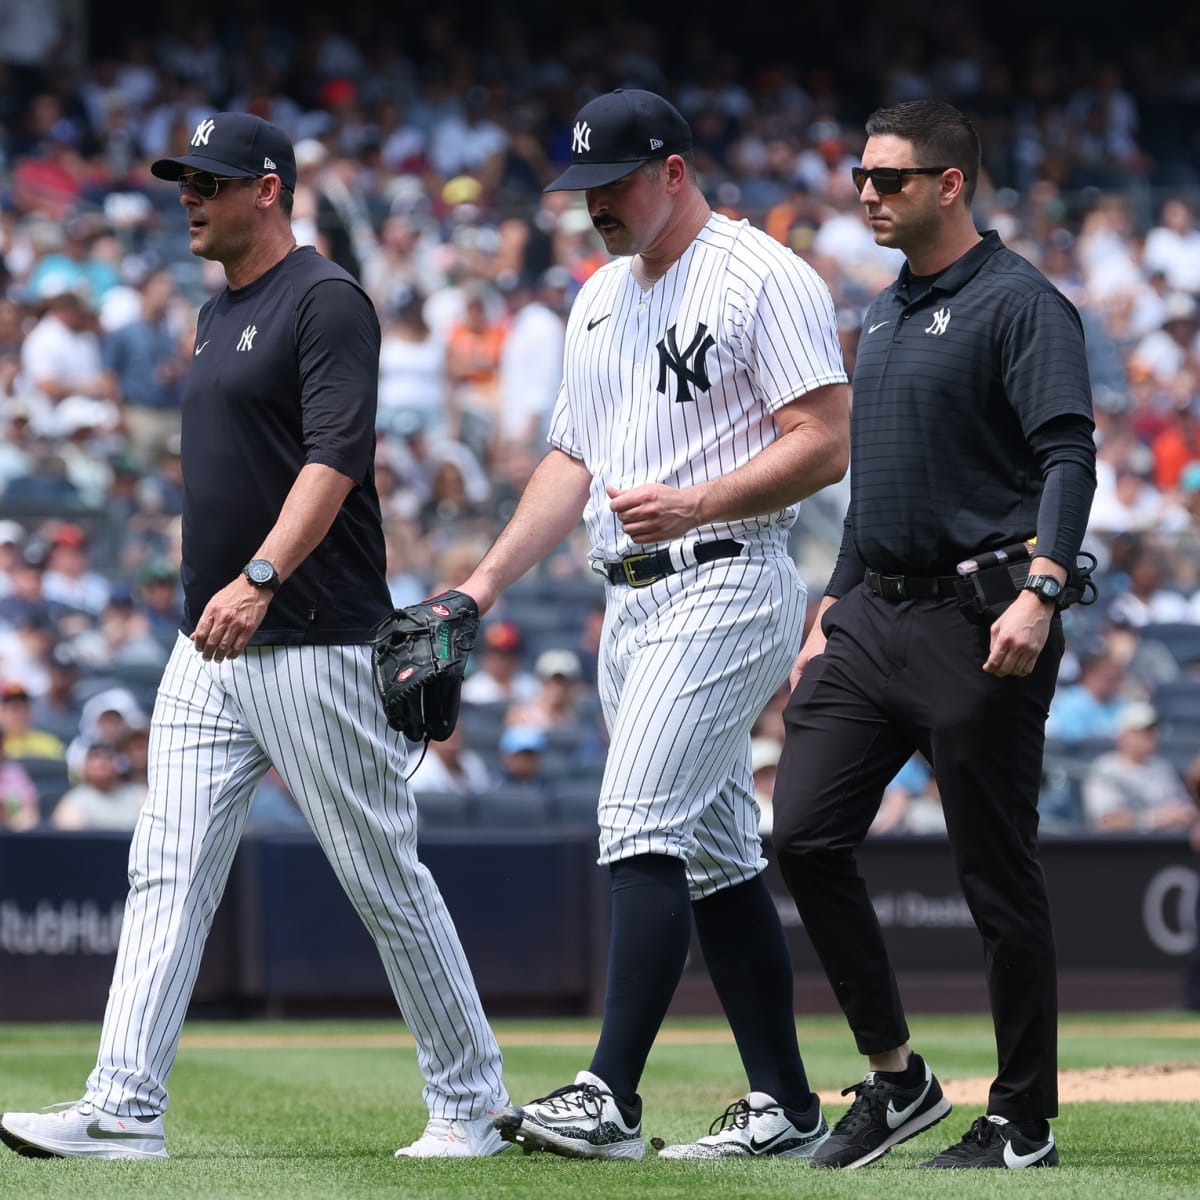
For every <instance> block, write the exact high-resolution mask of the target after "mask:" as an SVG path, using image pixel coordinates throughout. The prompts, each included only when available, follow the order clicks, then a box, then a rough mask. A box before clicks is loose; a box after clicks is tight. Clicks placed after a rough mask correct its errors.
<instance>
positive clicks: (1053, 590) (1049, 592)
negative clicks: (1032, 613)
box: [1026, 575, 1062, 600]
mask: <svg viewBox="0 0 1200 1200" xmlns="http://www.w3.org/2000/svg"><path fill="white" fill-rule="evenodd" d="M1026 586H1027V587H1028V588H1029V590H1030V591H1032V592H1035V593H1036V594H1037V595H1039V596H1041V598H1042V599H1043V600H1057V599H1058V597H1059V595H1060V594H1061V592H1062V584H1061V583H1059V582H1058V580H1057V579H1055V578H1054V576H1053V575H1035V576H1033V577H1032V578H1031V579H1030V580H1029V582H1028V583H1027V584H1026Z"/></svg>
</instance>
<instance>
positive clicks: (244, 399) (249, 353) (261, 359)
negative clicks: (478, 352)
mask: <svg viewBox="0 0 1200 1200" xmlns="http://www.w3.org/2000/svg"><path fill="white" fill-rule="evenodd" d="M378 382H379V321H378V319H377V317H376V315H375V310H374V308H373V307H372V306H371V302H370V300H368V299H367V297H366V295H365V294H364V293H363V292H362V290H361V289H360V288H359V286H358V285H357V284H356V283H355V281H354V280H353V279H352V278H351V277H350V276H349V275H347V274H346V272H345V271H343V270H342V269H341V268H340V267H338V266H335V265H334V264H333V263H331V262H329V261H328V260H327V259H325V258H323V257H322V256H321V255H319V254H318V253H317V252H316V251H315V250H313V249H312V248H311V247H302V248H300V249H298V250H295V251H293V253H291V254H289V255H288V256H287V257H286V258H285V259H283V261H282V262H280V263H278V264H277V265H276V266H274V267H272V268H271V269H270V270H269V271H267V272H266V274H264V275H262V276H261V277H260V278H258V279H256V280H255V281H254V282H253V283H251V284H250V285H249V286H247V287H244V288H239V289H238V290H237V291H231V290H230V289H228V288H227V289H226V290H225V291H223V292H221V293H220V295H218V296H215V297H214V298H213V299H212V300H210V301H209V302H208V303H207V304H205V305H204V307H203V308H202V309H201V311H200V317H199V321H198V324H197V329H196V346H195V350H194V352H193V357H192V367H191V371H190V373H189V375H188V379H187V383H186V385H185V387H184V392H183V417H182V421H183V423H182V437H181V444H182V456H183V457H182V466H183V480H184V507H183V571H182V576H183V590H184V598H185V609H184V618H183V625H182V628H183V631H184V632H185V633H191V632H193V631H194V629H195V627H196V622H197V621H198V620H199V619H200V615H201V613H203V611H204V607H205V605H206V604H207V603H208V601H209V600H210V599H211V597H212V596H213V595H214V594H215V593H216V592H217V591H219V590H220V589H221V588H223V587H225V586H226V584H228V583H229V582H230V581H231V580H233V579H235V578H236V577H237V575H238V574H239V573H240V571H241V570H242V568H243V567H244V566H245V565H246V563H247V562H248V561H249V559H250V558H252V557H253V555H254V553H255V551H257V549H258V547H259V546H260V545H261V543H262V540H263V538H264V537H265V536H266V534H267V532H268V531H269V530H270V529H271V527H272V526H273V525H274V524H275V522H276V521H277V520H278V518H279V513H280V510H281V509H282V507H283V502H284V500H285V498H286V497H287V494H288V492H289V491H290V490H291V488H292V485H293V484H294V483H295V481H296V476H297V475H299V473H300V470H301V468H303V467H304V466H305V465H307V464H308V463H320V464H322V465H324V466H327V467H331V468H333V469H334V470H336V471H339V472H341V474H343V475H345V476H347V477H348V478H350V479H353V480H355V481H356V483H357V485H358V486H357V487H355V488H354V489H353V490H352V491H351V492H350V494H349V495H348V496H347V498H346V501H345V503H344V504H343V506H342V508H341V511H340V512H339V513H338V515H337V517H336V518H335V520H334V522H333V526H332V527H331V528H330V530H329V532H328V534H326V536H325V538H324V540H323V541H322V542H321V543H320V544H319V545H318V546H317V547H316V549H315V550H313V552H312V553H311V554H310V555H309V556H308V558H307V559H305V561H304V562H303V563H301V564H300V566H299V567H298V568H297V569H296V571H295V572H294V573H293V574H292V575H291V576H290V577H289V579H288V580H287V582H286V583H284V585H283V586H282V587H281V588H280V589H279V591H278V593H277V594H276V595H275V597H274V598H273V599H272V601H271V604H270V607H269V608H268V609H267V615H266V617H265V618H264V619H263V623H262V626H261V627H260V628H259V630H258V631H257V632H256V633H255V635H254V637H253V638H252V639H251V644H252V645H295V644H299V643H304V642H307V643H320V644H350V643H356V642H365V641H367V640H368V639H369V636H370V632H371V629H372V627H373V626H374V625H375V624H376V623H377V622H378V621H379V620H380V619H381V618H382V617H383V616H384V615H385V614H386V613H387V612H389V611H390V610H391V607H392V606H391V600H390V598H389V595H388V588H387V581H386V577H385V569H384V541H383V529H382V524H381V520H380V511H379V498H378V496H377V495H376V492H375V482H374V458H375V406H376V396H377V389H378Z"/></svg>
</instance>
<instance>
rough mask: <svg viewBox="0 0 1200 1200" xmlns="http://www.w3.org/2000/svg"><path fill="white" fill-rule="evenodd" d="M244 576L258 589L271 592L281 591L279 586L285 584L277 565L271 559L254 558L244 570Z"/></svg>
mask: <svg viewBox="0 0 1200 1200" xmlns="http://www.w3.org/2000/svg"><path fill="white" fill-rule="evenodd" d="M242 574H243V575H245V577H246V578H247V579H248V580H250V582H251V583H252V584H254V586H255V587H256V588H266V589H267V591H269V592H277V591H279V585H280V583H282V582H283V581H282V580H281V579H280V578H279V572H278V571H277V570H275V564H274V563H273V562H271V560H270V559H269V558H252V559H251V560H250V561H249V562H248V563H247V564H246V565H245V566H244V567H243V568H242Z"/></svg>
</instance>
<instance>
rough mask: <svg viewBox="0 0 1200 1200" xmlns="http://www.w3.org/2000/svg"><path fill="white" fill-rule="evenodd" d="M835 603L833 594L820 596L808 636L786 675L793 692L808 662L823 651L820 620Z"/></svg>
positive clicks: (823, 643) (823, 639)
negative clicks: (819, 602) (819, 603)
mask: <svg viewBox="0 0 1200 1200" xmlns="http://www.w3.org/2000/svg"><path fill="white" fill-rule="evenodd" d="M836 603H837V598H836V597H834V596H822V597H821V605H820V607H819V608H818V609H817V615H816V616H815V617H814V618H813V623H812V626H811V628H810V629H809V631H808V636H807V637H806V638H805V639H804V644H803V645H802V646H801V647H800V653H799V654H797V655H796V661H795V662H794V663H793V664H792V670H791V673H790V674H789V675H788V683H790V684H791V687H792V691H793V692H794V691H795V690H796V684H798V683H799V682H800V679H801V676H803V674H804V672H805V669H806V668H807V667H808V664H809V663H810V662H812V660H813V659H814V658H816V657H817V655H818V654H824V653H825V633H824V631H823V630H822V628H821V621H822V619H823V618H824V616H825V614H826V613H827V612H828V611H829V610H830V609H831V608H832V607H833V606H834V605H835V604H836Z"/></svg>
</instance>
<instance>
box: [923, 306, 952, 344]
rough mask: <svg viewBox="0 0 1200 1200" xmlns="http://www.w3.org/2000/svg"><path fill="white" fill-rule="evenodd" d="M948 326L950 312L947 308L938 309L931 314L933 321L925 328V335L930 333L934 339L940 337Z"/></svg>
mask: <svg viewBox="0 0 1200 1200" xmlns="http://www.w3.org/2000/svg"><path fill="white" fill-rule="evenodd" d="M949 324H950V310H949V309H948V308H939V309H938V310H937V312H935V313H934V314H933V320H932V321H930V322H929V324H928V325H926V326H925V332H926V333H932V334H933V336H934V337H941V336H942V334H943V333H945V332H946V326H947V325H949Z"/></svg>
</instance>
